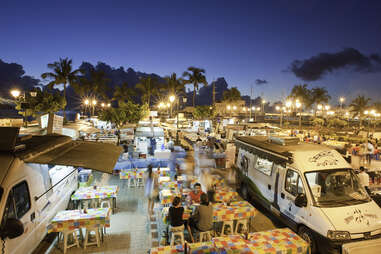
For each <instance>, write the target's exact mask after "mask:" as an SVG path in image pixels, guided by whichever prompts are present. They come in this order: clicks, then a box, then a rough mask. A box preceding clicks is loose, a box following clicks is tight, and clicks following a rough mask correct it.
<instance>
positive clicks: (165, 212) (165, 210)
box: [161, 207, 194, 224]
mask: <svg viewBox="0 0 381 254" xmlns="http://www.w3.org/2000/svg"><path fill="white" fill-rule="evenodd" d="M193 209H194V208H193ZM192 212H193V210H192V208H187V207H185V208H184V213H183V220H189V218H190V216H191V215H192ZM168 213H169V207H163V209H162V210H161V219H162V221H163V223H164V224H168V220H167V219H168Z"/></svg>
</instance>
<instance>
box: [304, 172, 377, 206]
mask: <svg viewBox="0 0 381 254" xmlns="http://www.w3.org/2000/svg"><path fill="white" fill-rule="evenodd" d="M305 177H306V180H307V183H308V185H309V187H310V190H311V192H312V196H313V198H314V201H315V203H316V204H317V205H318V206H346V205H354V204H359V203H366V202H369V201H371V199H370V197H369V195H368V193H367V192H366V190H365V189H364V187H362V186H361V184H360V182H359V179H358V177H357V176H356V174H355V173H354V172H353V170H352V169H336V170H332V169H331V170H324V171H314V172H307V173H305Z"/></svg>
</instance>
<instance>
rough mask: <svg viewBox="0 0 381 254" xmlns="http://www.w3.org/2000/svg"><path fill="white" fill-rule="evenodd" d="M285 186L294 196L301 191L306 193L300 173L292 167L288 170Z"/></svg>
mask: <svg viewBox="0 0 381 254" xmlns="http://www.w3.org/2000/svg"><path fill="white" fill-rule="evenodd" d="M284 188H285V190H286V191H287V192H289V193H290V194H291V195H293V196H296V195H298V194H299V193H304V188H303V184H302V180H301V178H300V177H299V174H298V173H297V172H295V171H294V170H291V169H289V170H287V174H286V181H285V186H284Z"/></svg>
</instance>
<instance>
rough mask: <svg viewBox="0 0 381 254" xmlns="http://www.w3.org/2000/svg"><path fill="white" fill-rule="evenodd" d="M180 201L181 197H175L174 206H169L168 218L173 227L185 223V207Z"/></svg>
mask: <svg viewBox="0 0 381 254" xmlns="http://www.w3.org/2000/svg"><path fill="white" fill-rule="evenodd" d="M180 201H181V200H180V198H179V197H175V198H174V199H173V201H172V206H171V207H170V208H169V213H168V220H169V223H170V225H171V226H172V227H180V226H182V225H184V221H183V214H184V207H182V206H180V205H181V203H180Z"/></svg>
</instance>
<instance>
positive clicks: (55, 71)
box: [41, 58, 81, 119]
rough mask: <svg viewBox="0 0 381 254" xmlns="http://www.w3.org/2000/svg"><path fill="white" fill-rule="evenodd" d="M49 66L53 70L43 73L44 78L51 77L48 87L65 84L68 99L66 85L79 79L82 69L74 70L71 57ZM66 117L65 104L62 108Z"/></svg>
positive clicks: (64, 91)
mask: <svg viewBox="0 0 381 254" xmlns="http://www.w3.org/2000/svg"><path fill="white" fill-rule="evenodd" d="M48 68H49V69H51V70H52V72H45V73H43V74H41V77H42V78H43V79H46V78H48V79H50V80H51V81H50V82H49V83H48V87H49V88H50V89H52V88H53V87H54V86H55V85H60V84H63V87H64V90H63V95H64V99H65V101H66V86H67V85H72V84H74V83H75V82H77V80H78V74H79V73H81V71H80V70H78V69H77V70H73V67H72V60H71V59H69V58H64V59H62V58H60V60H59V61H56V62H54V63H50V64H48ZM65 105H66V104H65ZM62 110H63V116H64V119H66V113H65V106H64V107H63V108H62Z"/></svg>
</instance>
